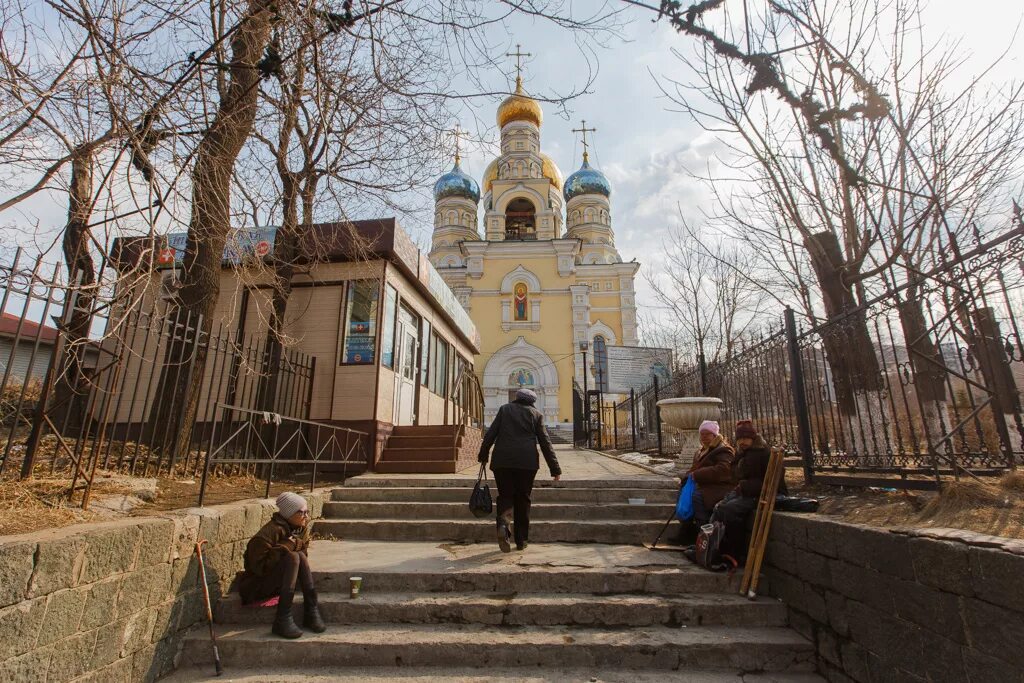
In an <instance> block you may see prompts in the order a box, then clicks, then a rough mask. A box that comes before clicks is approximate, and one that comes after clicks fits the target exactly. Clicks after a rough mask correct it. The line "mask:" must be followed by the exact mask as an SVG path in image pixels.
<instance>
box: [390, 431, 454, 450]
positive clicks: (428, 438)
mask: <svg viewBox="0 0 1024 683" xmlns="http://www.w3.org/2000/svg"><path fill="white" fill-rule="evenodd" d="M455 442H456V438H455V435H454V434H446V435H442V436H437V435H424V436H421V435H415V436H395V435H394V434H392V435H391V436H390V437H388V441H387V445H386V447H387V448H422V447H435V448H436V447H438V446H447V447H448V448H452V447H454V446H455Z"/></svg>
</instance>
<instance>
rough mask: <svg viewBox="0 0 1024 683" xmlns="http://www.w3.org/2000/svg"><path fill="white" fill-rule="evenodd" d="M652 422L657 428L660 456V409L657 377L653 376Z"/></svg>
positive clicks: (659, 453) (659, 452)
mask: <svg viewBox="0 0 1024 683" xmlns="http://www.w3.org/2000/svg"><path fill="white" fill-rule="evenodd" d="M654 422H655V424H656V425H657V428H658V455H659V456H660V455H661V408H660V407H658V376H657V375H655V376H654Z"/></svg>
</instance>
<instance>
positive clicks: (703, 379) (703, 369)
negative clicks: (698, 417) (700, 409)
mask: <svg viewBox="0 0 1024 683" xmlns="http://www.w3.org/2000/svg"><path fill="white" fill-rule="evenodd" d="M697 366H698V367H699V368H700V395H701V396H707V395H708V363H707V361H706V360H705V359H704V352H703V351H701V352H700V353H698V354H697Z"/></svg>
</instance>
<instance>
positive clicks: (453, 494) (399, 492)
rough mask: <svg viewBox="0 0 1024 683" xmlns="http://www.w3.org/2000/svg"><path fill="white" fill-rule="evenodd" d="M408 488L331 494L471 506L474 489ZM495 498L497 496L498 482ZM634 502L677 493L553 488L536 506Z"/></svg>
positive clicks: (670, 500)
mask: <svg viewBox="0 0 1024 683" xmlns="http://www.w3.org/2000/svg"><path fill="white" fill-rule="evenodd" d="M414 481H415V480H413V481H411V482H410V485H409V486H404V487H397V486H393V487H387V488H370V487H366V486H343V487H339V488H336V489H334V490H333V491H332V492H331V499H332V500H334V501H350V502H356V501H370V502H387V501H420V502H425V503H464V504H465V503H468V502H469V492H470V491H471V490H472V488H473V480H471V479H470V480H464V483H463V484H462V486H460V487H458V488H438V487H429V486H416V485H415V484H414V483H413V482H414ZM488 483H489V484H490V485H491V494H492V495H494V490H495V489H494V482H493V481H491V482H488ZM630 498H644V499H645V501H646V504H647V505H657V504H668V505H675V502H676V491H675V490H668V489H665V490H660V489H658V490H642V489H628V488H627V489H580V488H558V489H554V488H549V487H543V488H538V489H534V491H533V503H534V505H536V504H538V503H590V504H593V505H599V504H606V503H611V504H616V503H617V504H624V503H626V502H627V501H628V500H629V499H630Z"/></svg>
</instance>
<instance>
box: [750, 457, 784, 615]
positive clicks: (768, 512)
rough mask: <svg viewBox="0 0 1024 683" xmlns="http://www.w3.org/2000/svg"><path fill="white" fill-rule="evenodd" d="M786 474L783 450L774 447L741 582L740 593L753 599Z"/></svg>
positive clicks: (755, 595)
mask: <svg viewBox="0 0 1024 683" xmlns="http://www.w3.org/2000/svg"><path fill="white" fill-rule="evenodd" d="M784 476H786V466H785V463H784V456H783V454H782V451H781V450H775V449H773V450H772V453H771V455H770V456H769V460H768V471H767V472H766V473H765V478H764V484H763V485H762V486H761V495H760V496H759V498H758V501H757V513H756V514H755V516H754V530H753V532H752V533H751V535H750V547H749V549H748V551H747V566H746V567H745V568H744V569H743V580H742V581H741V582H740V595H746V596H747V597H748V598H749V599H751V600H753V599H754V598H756V597H757V584H758V581H759V579H760V578H761V576H760V575H761V562H762V561H763V560H764V551H765V547H766V546H767V545H768V532H769V530H770V529H771V525H772V512H773V511H774V510H775V494H776V493H777V492H778V490H779V480H780V479H781V478H782V477H784Z"/></svg>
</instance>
